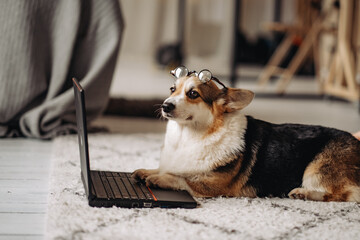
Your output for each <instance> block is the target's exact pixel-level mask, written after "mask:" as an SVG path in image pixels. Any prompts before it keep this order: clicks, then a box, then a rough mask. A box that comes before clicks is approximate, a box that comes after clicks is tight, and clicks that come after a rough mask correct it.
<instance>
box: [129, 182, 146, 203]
mask: <svg viewBox="0 0 360 240" xmlns="http://www.w3.org/2000/svg"><path fill="white" fill-rule="evenodd" d="M128 179H129V181H130V183H131V185H132V186H133V187H134V189H135V192H136V193H137V195H138V197H139V198H140V199H146V196H145V194H144V192H143V190H142V189H141V188H140V186H139V183H138V182H136V181H135V180H134V179H132V178H128Z"/></svg>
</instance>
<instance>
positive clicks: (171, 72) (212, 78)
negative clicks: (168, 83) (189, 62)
mask: <svg viewBox="0 0 360 240" xmlns="http://www.w3.org/2000/svg"><path fill="white" fill-rule="evenodd" d="M178 68H185V69H186V70H187V71H188V73H187V75H186V76H185V77H188V76H190V75H192V74H195V76H196V77H199V75H200V73H201V72H203V71H208V72H209V73H210V75H211V77H210V79H209V80H207V81H206V80H205V81H204V80H201V79H200V78H199V80H200V81H201V82H202V83H208V82H210V81H211V80H214V81H215V82H217V83H218V84H220V85H221V86H222V87H223V88H224V90H227V89H228V88H227V87H226V86H225V84H223V83H222V82H220V80H219V79H218V78H217V77H214V76H213V74H212V72H210V70H209V69H203V70H201V71H200V72H199V73H197V72H196V71H189V69H188V68H187V67H185V66H178V67H176V68H174V69H173V70H171V71H170V74H171V75H173V76H174V77H176V75H175V72H176V70H177V69H178ZM176 78H177V79H178V77H176Z"/></svg>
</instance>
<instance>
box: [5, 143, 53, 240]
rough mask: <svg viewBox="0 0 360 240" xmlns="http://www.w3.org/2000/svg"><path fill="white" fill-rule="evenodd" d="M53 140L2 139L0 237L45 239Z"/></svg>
mask: <svg viewBox="0 0 360 240" xmlns="http://www.w3.org/2000/svg"><path fill="white" fill-rule="evenodd" d="M51 147H52V142H51V141H40V140H29V139H1V140H0V239H42V238H43V234H44V228H45V214H46V208H47V205H46V204H47V194H48V179H49V167H50V155H51Z"/></svg>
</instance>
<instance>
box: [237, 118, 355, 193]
mask: <svg viewBox="0 0 360 240" xmlns="http://www.w3.org/2000/svg"><path fill="white" fill-rule="evenodd" d="M247 120H248V124H247V130H246V134H245V144H246V146H245V150H244V153H243V154H244V159H243V166H242V169H245V168H248V167H250V166H249V165H250V164H251V162H252V161H255V163H254V166H253V167H252V170H251V172H252V173H251V175H250V177H249V181H248V183H247V184H248V185H250V186H252V187H254V188H255V189H256V190H257V196H259V197H265V196H279V197H284V196H286V195H287V194H288V193H289V192H290V191H291V190H292V189H294V188H297V187H300V186H301V183H302V177H303V174H304V171H305V168H306V167H307V165H308V164H309V163H310V162H311V161H312V160H313V159H314V157H315V156H316V155H317V154H318V153H320V152H321V151H322V149H323V148H324V147H325V146H326V145H327V144H328V143H329V141H330V140H334V139H338V138H340V139H341V138H345V139H348V138H349V137H351V138H352V136H351V134H350V133H347V132H343V131H340V130H337V129H332V128H326V127H321V126H312V125H301V124H272V123H268V122H264V121H261V120H257V119H254V118H252V117H250V116H247Z"/></svg>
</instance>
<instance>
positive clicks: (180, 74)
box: [174, 67, 189, 78]
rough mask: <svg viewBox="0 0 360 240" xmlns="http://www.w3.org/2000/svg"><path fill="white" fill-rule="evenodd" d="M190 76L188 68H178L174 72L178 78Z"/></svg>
mask: <svg viewBox="0 0 360 240" xmlns="http://www.w3.org/2000/svg"><path fill="white" fill-rule="evenodd" d="M188 74H189V70H188V69H187V68H186V67H177V68H176V69H175V71H174V75H175V77H176V78H181V77H186V76H187V75H188Z"/></svg>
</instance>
